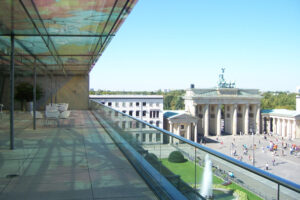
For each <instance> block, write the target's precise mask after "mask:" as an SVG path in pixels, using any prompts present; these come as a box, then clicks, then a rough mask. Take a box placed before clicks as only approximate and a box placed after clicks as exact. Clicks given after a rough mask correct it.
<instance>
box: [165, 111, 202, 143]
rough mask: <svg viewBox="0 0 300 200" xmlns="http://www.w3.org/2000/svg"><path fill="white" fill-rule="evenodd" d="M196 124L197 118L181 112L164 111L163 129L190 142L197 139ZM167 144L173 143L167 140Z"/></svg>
mask: <svg viewBox="0 0 300 200" xmlns="http://www.w3.org/2000/svg"><path fill="white" fill-rule="evenodd" d="M197 122H198V118H197V117H193V116H191V115H190V114H189V113H186V112H185V111H183V110H168V111H164V129H166V130H169V131H170V132H172V133H174V134H176V135H179V136H182V137H184V138H187V139H189V140H191V141H195V139H196V138H197V135H196V134H197ZM168 142H169V143H174V142H175V141H172V140H169V141H168Z"/></svg>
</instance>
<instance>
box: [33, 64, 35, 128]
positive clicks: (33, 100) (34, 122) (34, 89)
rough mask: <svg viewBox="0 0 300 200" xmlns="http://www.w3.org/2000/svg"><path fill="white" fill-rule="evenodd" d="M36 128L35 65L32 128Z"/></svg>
mask: <svg viewBox="0 0 300 200" xmlns="http://www.w3.org/2000/svg"><path fill="white" fill-rule="evenodd" d="M35 129H36V65H35V62H34V67H33V130H35Z"/></svg>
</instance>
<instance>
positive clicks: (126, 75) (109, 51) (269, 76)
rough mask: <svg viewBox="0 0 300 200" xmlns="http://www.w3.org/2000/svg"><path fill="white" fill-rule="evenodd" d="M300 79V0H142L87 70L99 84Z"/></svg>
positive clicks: (176, 85)
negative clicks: (222, 76) (220, 75)
mask: <svg viewBox="0 0 300 200" xmlns="http://www.w3.org/2000/svg"><path fill="white" fill-rule="evenodd" d="M222 67H224V68H226V71H225V79H226V80H228V81H235V82H236V85H237V87H239V88H257V89H260V90H262V91H267V90H271V91H291V92H294V91H295V90H296V86H300V1H299V0H139V2H138V3H137V5H136V6H135V7H134V9H133V11H132V12H131V14H130V15H129V16H128V18H127V20H126V21H125V23H124V24H123V25H122V26H121V28H120V30H119V31H118V32H117V34H116V36H115V37H114V38H113V40H112V41H111V43H110V44H109V45H108V47H107V48H106V50H105V51H104V53H103V55H102V57H100V59H99V60H98V63H97V64H96V66H95V67H94V69H93V70H92V72H91V73H90V88H93V89H95V90H98V89H103V90H127V91H135V90H139V91H140V90H148V91H150V90H158V89H162V90H164V89H186V88H188V87H189V85H190V84H191V83H194V84H195V86H196V88H208V87H215V86H216V84H217V82H218V74H219V73H220V72H221V68H222Z"/></svg>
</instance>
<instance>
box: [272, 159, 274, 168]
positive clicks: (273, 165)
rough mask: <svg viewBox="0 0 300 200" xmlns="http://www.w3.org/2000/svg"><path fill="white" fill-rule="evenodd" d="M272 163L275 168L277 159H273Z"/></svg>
mask: <svg viewBox="0 0 300 200" xmlns="http://www.w3.org/2000/svg"><path fill="white" fill-rule="evenodd" d="M272 163H273V166H275V158H273V160H272Z"/></svg>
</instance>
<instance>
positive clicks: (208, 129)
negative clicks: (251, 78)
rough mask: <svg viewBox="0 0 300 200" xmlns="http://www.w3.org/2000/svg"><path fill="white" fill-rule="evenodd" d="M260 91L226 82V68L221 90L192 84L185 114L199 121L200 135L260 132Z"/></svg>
mask: <svg viewBox="0 0 300 200" xmlns="http://www.w3.org/2000/svg"><path fill="white" fill-rule="evenodd" d="M261 98H262V96H261V95H260V94H259V90H257V89H238V88H235V83H226V81H225V80H224V69H222V74H220V75H219V83H218V87H216V88H211V89H196V88H194V85H193V84H192V85H191V87H190V88H189V89H187V90H186V94H185V96H184V102H185V111H186V112H188V113H189V114H190V115H192V116H195V117H197V118H198V123H197V127H198V128H197V135H204V136H210V135H211V136H213V135H216V136H220V135H222V134H231V135H237V134H249V133H250V132H252V131H253V132H254V133H260V102H261Z"/></svg>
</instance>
